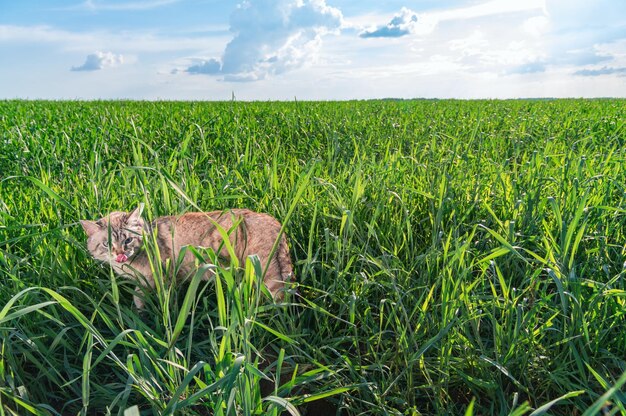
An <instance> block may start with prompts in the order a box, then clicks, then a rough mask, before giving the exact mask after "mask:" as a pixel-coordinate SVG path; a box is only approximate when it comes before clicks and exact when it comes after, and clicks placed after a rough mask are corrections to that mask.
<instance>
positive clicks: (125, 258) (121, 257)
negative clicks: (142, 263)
mask: <svg viewBox="0 0 626 416" xmlns="http://www.w3.org/2000/svg"><path fill="white" fill-rule="evenodd" d="M115 261H116V262H118V263H126V261H128V256H127V255H126V254H125V253H120V254H118V255H117V257H115Z"/></svg>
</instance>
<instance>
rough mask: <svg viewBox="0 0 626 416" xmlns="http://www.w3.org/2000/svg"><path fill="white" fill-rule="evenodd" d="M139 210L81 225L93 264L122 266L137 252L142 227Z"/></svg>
mask: <svg viewBox="0 0 626 416" xmlns="http://www.w3.org/2000/svg"><path fill="white" fill-rule="evenodd" d="M142 208H143V206H142V205H140V206H139V207H137V209H135V210H134V211H133V212H130V213H128V212H119V211H116V212H112V213H110V214H109V215H107V216H105V217H102V218H100V219H99V220H97V221H88V220H81V221H80V224H81V225H82V226H83V229H84V230H85V232H86V233H87V249H88V250H89V252H90V253H91V255H92V256H93V257H94V258H95V259H96V260H100V261H104V262H107V263H118V264H119V265H120V266H121V265H122V264H123V263H126V262H127V261H129V260H130V259H131V258H132V257H133V256H134V255H135V254H137V253H138V252H139V249H140V248H141V245H142V234H141V232H142V230H143V229H144V226H145V223H144V220H143V219H142V218H141V211H142Z"/></svg>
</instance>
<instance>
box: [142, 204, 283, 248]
mask: <svg viewBox="0 0 626 416" xmlns="http://www.w3.org/2000/svg"><path fill="white" fill-rule="evenodd" d="M217 225H219V226H220V227H221V228H223V229H225V230H226V231H228V230H229V229H231V228H232V227H233V225H237V226H238V227H243V228H245V230H246V231H247V232H250V233H254V234H256V233H266V234H268V236H270V235H271V236H274V238H275V236H276V234H277V233H278V231H279V230H280V227H281V224H280V222H278V220H277V219H276V218H274V217H272V216H271V215H269V214H265V213H261V212H255V211H251V210H249V209H243V208H236V209H227V210H221V211H210V212H188V213H186V214H183V215H180V216H165V217H159V218H157V219H156V221H155V222H154V225H153V226H156V228H157V229H158V233H159V234H160V235H163V234H169V235H174V236H176V238H177V239H179V240H185V241H188V242H189V243H192V242H193V241H199V240H203V239H204V238H206V237H207V236H209V235H210V234H212V233H218V229H217Z"/></svg>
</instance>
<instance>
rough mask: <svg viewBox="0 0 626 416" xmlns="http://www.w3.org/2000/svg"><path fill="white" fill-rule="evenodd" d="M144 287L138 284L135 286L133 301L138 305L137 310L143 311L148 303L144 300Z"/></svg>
mask: <svg viewBox="0 0 626 416" xmlns="http://www.w3.org/2000/svg"><path fill="white" fill-rule="evenodd" d="M143 293H144V291H143V288H142V287H141V286H137V287H135V294H134V295H133V302H135V306H136V307H137V310H139V311H142V310H143V307H144V306H145V305H146V303H145V302H144V301H143V296H144V295H143Z"/></svg>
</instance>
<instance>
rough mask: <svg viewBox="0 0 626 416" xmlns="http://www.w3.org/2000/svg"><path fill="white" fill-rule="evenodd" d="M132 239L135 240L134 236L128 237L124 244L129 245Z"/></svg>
mask: <svg viewBox="0 0 626 416" xmlns="http://www.w3.org/2000/svg"><path fill="white" fill-rule="evenodd" d="M132 241H133V238H132V237H128V238H127V239H126V240H124V244H125V245H129V244H130V243H131V242H132Z"/></svg>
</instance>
